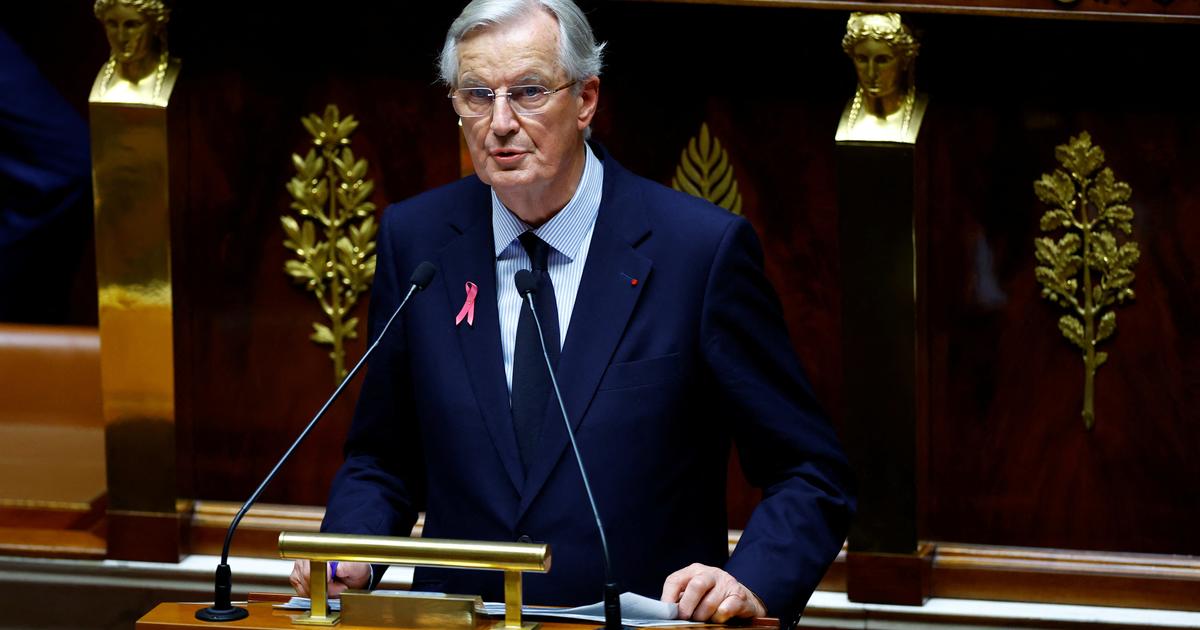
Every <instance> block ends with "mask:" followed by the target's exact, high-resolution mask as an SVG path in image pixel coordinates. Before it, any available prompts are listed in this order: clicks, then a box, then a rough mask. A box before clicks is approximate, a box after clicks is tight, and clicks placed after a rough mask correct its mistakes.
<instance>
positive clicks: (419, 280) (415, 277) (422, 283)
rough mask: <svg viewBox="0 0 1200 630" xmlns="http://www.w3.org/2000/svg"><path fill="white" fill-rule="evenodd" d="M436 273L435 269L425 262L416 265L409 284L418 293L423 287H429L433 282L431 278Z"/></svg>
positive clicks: (431, 264)
mask: <svg viewBox="0 0 1200 630" xmlns="http://www.w3.org/2000/svg"><path fill="white" fill-rule="evenodd" d="M436 273H437V267H436V266H435V265H434V264H433V263H431V262H429V261H428V260H426V261H424V262H422V263H421V264H419V265H417V269H416V270H415V271H413V274H412V278H410V279H409V282H411V283H412V285H413V286H415V287H417V290H418V291H421V290H422V289H424V288H425V287H427V286H429V283H430V282H432V281H433V276H434V274H436Z"/></svg>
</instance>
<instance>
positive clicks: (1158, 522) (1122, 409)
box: [922, 21, 1200, 554]
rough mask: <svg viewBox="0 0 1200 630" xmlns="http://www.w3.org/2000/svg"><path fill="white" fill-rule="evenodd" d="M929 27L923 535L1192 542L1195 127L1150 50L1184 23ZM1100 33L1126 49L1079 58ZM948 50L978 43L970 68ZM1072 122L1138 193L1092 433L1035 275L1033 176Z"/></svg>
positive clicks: (1049, 165)
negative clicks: (1130, 261) (1123, 299)
mask: <svg viewBox="0 0 1200 630" xmlns="http://www.w3.org/2000/svg"><path fill="white" fill-rule="evenodd" d="M938 24H939V25H940V27H939V28H934V25H931V28H930V29H929V32H930V37H929V39H928V41H927V45H926V47H925V49H924V50H923V51H922V52H923V56H924V57H926V63H925V65H924V66H923V70H922V72H923V76H924V77H925V78H926V79H927V80H928V81H929V82H930V86H931V89H936V90H938V92H937V93H936V94H935V96H934V98H935V103H936V109H935V110H931V112H933V115H932V117H931V118H929V119H928V120H929V122H930V123H931V124H930V125H929V127H928V128H927V129H926V130H925V132H927V133H929V134H931V138H933V139H934V142H933V145H934V151H933V156H932V157H931V168H930V172H929V178H930V186H929V187H930V190H931V196H932V202H931V204H930V213H931V214H930V217H931V218H930V222H929V224H930V228H931V229H930V233H929V240H928V244H927V248H926V250H925V251H926V254H927V255H928V258H929V260H930V261H931V263H930V265H929V272H928V273H929V279H930V282H929V285H928V293H927V295H928V299H929V302H930V306H929V318H930V330H929V343H930V346H929V348H930V356H931V380H930V384H929V386H930V392H931V401H932V404H931V416H930V428H929V444H930V446H929V452H928V464H929V470H928V473H929V478H928V480H927V483H928V485H927V490H926V491H927V494H928V497H929V506H930V515H929V523H928V526H929V527H928V531H927V532H926V537H928V538H935V539H939V540H953V541H970V542H981V543H989V544H1010V545H1030V546H1045V547H1066V548H1077V549H1097V550H1124V551H1140V552H1157V553H1187V554H1200V539H1197V537H1196V536H1194V535H1193V533H1192V532H1195V531H1200V485H1198V484H1197V483H1196V481H1195V480H1196V479H1200V458H1197V457H1195V453H1196V452H1197V447H1200V423H1198V422H1197V414H1196V411H1195V410H1196V408H1197V403H1198V402H1200V389H1197V388H1196V386H1195V384H1196V383H1197V382H1198V374H1200V354H1198V353H1197V352H1196V350H1197V345H1198V343H1200V336H1198V334H1197V333H1198V331H1197V329H1196V326H1195V324H1194V322H1195V321H1197V315H1198V314H1200V300H1198V299H1197V296H1198V295H1200V293H1198V292H1197V280H1196V278H1197V277H1198V275H1197V272H1198V271H1200V255H1198V251H1200V250H1198V249H1197V248H1198V247H1200V221H1198V220H1197V216H1198V215H1197V212H1196V210H1197V205H1198V201H1197V200H1198V199H1200V182H1198V181H1197V179H1196V178H1195V177H1192V176H1190V175H1188V173H1192V172H1195V170H1196V168H1197V166H1198V165H1200V155H1197V153H1196V152H1195V151H1194V149H1193V147H1194V146H1196V144H1197V142H1198V141H1200V124H1197V121H1196V118H1195V117H1194V116H1192V115H1191V114H1190V113H1189V112H1188V108H1186V107H1180V106H1179V105H1178V104H1177V101H1176V93H1177V90H1176V88H1175V86H1176V84H1177V78H1176V71H1175V69H1174V67H1173V64H1170V63H1165V62H1164V60H1169V59H1173V58H1178V56H1179V55H1181V54H1183V49H1182V48H1181V46H1182V42H1183V41H1185V37H1184V31H1185V29H1182V28H1180V27H1174V26H1148V25H1138V26H1134V25H1112V24H1077V25H1070V26H1067V25H1062V24H1049V23H1029V24H1019V23H1009V22H999V21H997V22H980V23H977V26H978V28H961V27H960V28H954V27H953V23H950V22H948V23H946V24H944V25H941V23H940V22H939V23H938ZM1016 41H1021V42H1023V45H1021V46H1013V45H1011V44H1012V42H1016ZM1096 42H1121V45H1120V52H1116V49H1113V50H1112V51H1111V53H1106V54H1105V62H1104V63H1092V62H1090V61H1086V59H1090V58H1091V57H1090V56H1087V55H1085V54H1083V51H1088V50H1094V49H1095V48H1094V47H1095V46H1096ZM1001 50H1003V51H1004V54H1003V55H1002V57H1003V58H1001V56H997V54H996V53H997V52H998V51H1001ZM951 51H973V52H974V53H976V54H972V55H971V56H970V61H971V65H970V67H969V68H968V70H969V72H964V68H963V66H962V63H961V62H960V61H958V60H956V59H955V58H954V55H953V53H952V52H951ZM955 77H956V78H957V80H956V81H955V82H953V83H951V79H952V78H955ZM970 77H980V78H984V79H983V80H977V81H973V80H970ZM942 86H945V87H942ZM998 86H1004V87H1002V88H1001V87H998ZM1082 130H1088V131H1090V132H1091V134H1092V137H1093V139H1094V141H1095V142H1096V143H1097V144H1099V145H1100V146H1102V147H1103V148H1104V150H1105V153H1106V155H1107V157H1108V164H1109V165H1110V166H1111V167H1112V168H1113V169H1114V171H1115V173H1116V175H1117V178H1118V179H1120V180H1123V181H1127V182H1129V183H1130V185H1131V186H1132V187H1133V191H1134V194H1133V204H1132V205H1133V207H1134V209H1135V212H1136V213H1137V216H1136V219H1135V222H1134V238H1136V239H1137V240H1138V241H1139V242H1140V244H1141V248H1142V259H1141V262H1139V263H1138V265H1137V268H1136V270H1135V271H1136V273H1137V275H1138V279H1137V281H1136V283H1135V290H1136V291H1137V300H1136V302H1134V303H1133V304H1132V305H1130V306H1128V307H1123V308H1120V309H1118V332H1117V335H1116V337H1115V338H1114V339H1113V340H1111V341H1110V342H1106V343H1105V344H1104V347H1103V348H1102V349H1104V350H1106V351H1108V352H1109V353H1110V358H1109V361H1108V363H1107V364H1106V365H1105V366H1103V367H1101V368H1100V370H1099V372H1098V375H1097V394H1096V406H1097V420H1096V426H1095V429H1094V430H1092V431H1090V432H1089V431H1086V430H1085V429H1084V427H1083V422H1082V420H1081V418H1080V410H1081V408H1082V391H1083V365H1082V361H1081V359H1080V356H1079V353H1078V351H1077V350H1075V349H1074V347H1073V346H1071V345H1070V344H1069V343H1068V342H1067V341H1066V340H1065V339H1063V338H1062V336H1061V334H1060V333H1059V331H1058V329H1057V326H1056V321H1057V319H1058V317H1059V316H1060V315H1061V311H1060V309H1059V308H1058V307H1056V306H1054V305H1052V304H1050V303H1049V302H1047V301H1046V300H1043V299H1041V298H1040V297H1039V291H1040V287H1039V285H1038V284H1037V283H1036V281H1035V280H1034V271H1033V268H1034V265H1035V262H1034V255H1033V239H1034V237H1035V236H1037V235H1038V234H1039V232H1038V220H1039V218H1040V217H1041V215H1042V213H1043V212H1045V210H1046V207H1045V206H1044V205H1042V204H1041V203H1040V202H1038V201H1037V200H1036V198H1035V197H1034V195H1033V191H1032V182H1033V181H1034V180H1035V179H1036V178H1038V177H1039V176H1040V174H1041V173H1045V172H1049V171H1051V170H1053V169H1054V168H1055V167H1056V166H1057V163H1056V162H1055V160H1054V147H1055V146H1056V145H1058V144H1062V143H1064V142H1066V140H1067V139H1068V137H1069V136H1071V135H1075V134H1077V133H1079V132H1080V131H1082Z"/></svg>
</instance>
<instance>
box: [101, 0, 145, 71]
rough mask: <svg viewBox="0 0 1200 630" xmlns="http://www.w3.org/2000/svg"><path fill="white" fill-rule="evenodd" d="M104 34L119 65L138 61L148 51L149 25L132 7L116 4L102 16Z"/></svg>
mask: <svg viewBox="0 0 1200 630" xmlns="http://www.w3.org/2000/svg"><path fill="white" fill-rule="evenodd" d="M104 33H105V35H107V36H108V45H109V46H111V47H112V51H113V55H114V56H115V57H116V58H117V61H119V62H121V63H131V62H134V61H140V60H141V59H143V58H144V57H145V56H146V54H147V53H148V52H149V51H150V40H151V39H152V37H153V34H152V33H151V28H150V23H149V22H147V21H146V18H144V17H142V14H140V13H138V12H137V11H136V10H134V9H133V8H132V7H130V6H128V5H126V4H124V3H121V2H118V3H116V4H114V5H113V7H112V8H111V9H109V10H108V12H107V13H105V14H104Z"/></svg>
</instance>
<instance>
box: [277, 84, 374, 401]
mask: <svg viewBox="0 0 1200 630" xmlns="http://www.w3.org/2000/svg"><path fill="white" fill-rule="evenodd" d="M300 122H301V123H303V125H304V128H305V129H307V130H308V133H309V134H311V135H312V138H313V140H312V142H313V145H314V147H313V148H311V149H309V151H308V154H307V155H305V156H304V157H300V156H299V155H297V154H292V163H293V164H295V166H296V176H295V177H293V178H292V179H291V181H289V182H288V183H287V191H288V193H290V194H291V196H292V203H291V208H292V210H295V211H296V213H297V214H298V215H299V219H297V218H295V217H292V216H289V215H287V214H285V215H284V216H283V217H282V218H280V223H282V224H283V231H284V233H285V234H286V235H287V238H286V239H285V240H284V242H283V246H284V247H286V248H288V249H289V250H291V252H292V253H293V254H295V258H294V259H292V260H288V261H287V262H286V263H284V272H285V273H286V274H287V275H289V276H291V278H292V279H293V280H294V281H295V282H296V283H297V284H300V285H303V286H304V288H305V289H306V290H307V291H310V292H311V293H312V294H313V295H314V296H316V298H317V301H318V302H320V305H321V310H322V311H323V312H324V313H325V316H326V317H327V318H328V324H324V323H321V322H313V334H312V335H311V336H310V337H309V338H310V339H312V340H313V341H314V342H316V343H318V344H322V345H328V346H332V347H333V350H332V351H331V352H330V353H329V358H330V359H332V360H333V372H334V383H335V384H337V383H341V382H342V380H343V379H344V378H345V377H346V373H347V370H346V340H348V339H357V338H358V318H357V317H350V316H349V314H350V312H351V311H352V310H353V309H354V305H355V304H357V303H358V298H359V296H360V295H362V294H363V293H364V292H366V291H367V289H368V287H370V285H371V280H372V279H373V278H374V277H375V235H376V233H377V232H378V230H379V226H378V224H377V223H376V222H375V204H373V203H371V202H370V201H368V199H369V198H370V196H371V192H372V191H374V190H375V184H374V182H372V181H371V180H366V179H363V177H364V176H365V175H366V173H367V161H366V160H365V159H359V158H355V157H354V152H353V151H352V150H351V149H350V146H349V145H350V134H352V133H354V130H355V129H356V128H358V121H357V120H355V119H354V116H346V117H345V118H340V117H339V114H338V108H337V106H336V105H329V106H327V107H326V108H325V115H324V116H318V115H316V114H309V115H308V116H306V117H304V118H303V119H301V121H300ZM318 233H319V235H320V238H318Z"/></svg>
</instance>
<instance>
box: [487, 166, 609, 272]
mask: <svg viewBox="0 0 1200 630" xmlns="http://www.w3.org/2000/svg"><path fill="white" fill-rule="evenodd" d="M583 149H584V152H585V155H584V162H583V175H581V176H580V177H579V186H578V187H576V189H575V194H574V195H572V196H571V201H569V202H567V205H566V206H564V207H563V209H562V210H560V211H559V212H558V213H557V214H555V215H554V216H553V217H550V220H549V221H547V222H545V223H544V224H542V226H541V227H539V228H537V229H535V230H534V231H533V233H534V234H536V235H537V236H538V238H540V239H542V240H543V241H546V243H547V244H548V245H550V247H553V248H554V249H555V250H556V251H558V252H559V253H561V254H563V255H564V256H566V257H567V259H568V260H575V256H576V255H577V254H578V253H579V247H580V246H581V245H582V244H583V239H584V238H585V237H587V235H588V234H589V233H590V232H591V229H590V228H591V226H592V224H594V223H595V222H596V213H597V212H598V211H599V210H600V194H601V191H602V190H603V187H604V165H603V164H602V163H601V162H600V160H599V159H598V158H597V157H596V154H595V153H592V148H591V147H589V146H588V145H587V144H586V143H585V144H584V145H583ZM529 229H530V227H529V224H527V223H525V222H524V221H522V220H520V219H518V218H517V215H515V214H513V213H512V212H510V211H509V209H508V208H506V207H504V204H503V203H501V201H500V198H499V197H497V196H496V191H495V189H493V190H492V237H493V239H494V241H495V242H494V244H495V248H496V250H495V253H496V257H497V258H499V257H500V254H501V253H502V252H503V251H504V250H505V249H507V248H508V246H509V245H511V244H512V242H513V241H515V240H517V237H518V236H520V235H521V234H522V233H524V232H526V231H528V230H529Z"/></svg>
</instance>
